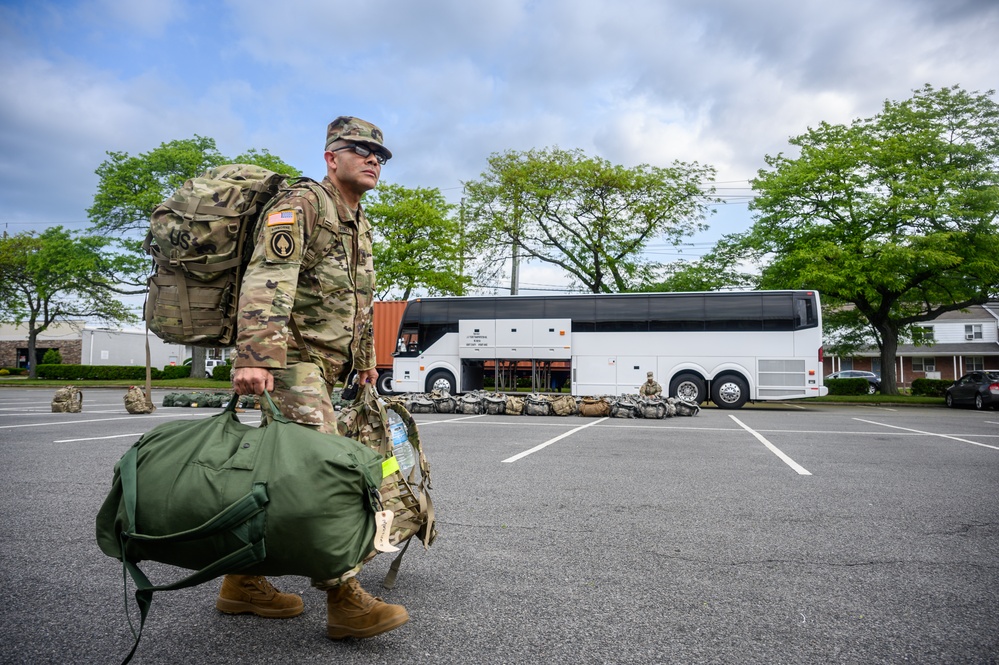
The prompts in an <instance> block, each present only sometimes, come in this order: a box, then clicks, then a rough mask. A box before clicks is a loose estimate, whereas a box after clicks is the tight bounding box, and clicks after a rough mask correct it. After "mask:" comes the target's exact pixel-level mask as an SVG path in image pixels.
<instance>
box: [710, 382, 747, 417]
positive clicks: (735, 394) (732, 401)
mask: <svg viewBox="0 0 999 665" xmlns="http://www.w3.org/2000/svg"><path fill="white" fill-rule="evenodd" d="M748 400H749V386H747V385H746V382H745V381H743V380H742V377H738V376H735V375H733V374H729V375H727V376H722V377H720V378H717V379H715V380H714V381H713V382H712V383H711V401H712V402H714V403H715V406H717V407H718V408H719V409H741V408H742V405H743V404H745V403H746V402H747V401H748Z"/></svg>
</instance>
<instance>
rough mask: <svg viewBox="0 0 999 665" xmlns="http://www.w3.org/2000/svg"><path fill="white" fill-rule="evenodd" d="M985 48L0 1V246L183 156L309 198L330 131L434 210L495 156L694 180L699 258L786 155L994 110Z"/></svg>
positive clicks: (473, 17) (286, 9)
mask: <svg viewBox="0 0 999 665" xmlns="http://www.w3.org/2000/svg"><path fill="white" fill-rule="evenodd" d="M997 38H999V2H995V0H838V1H836V2H830V1H829V0H821V1H815V0H756V2H746V1H745V0H690V1H680V0H491V1H483V2H475V1H474V0H422V1H415V0H367V1H366V2H360V3H358V2H353V3H346V2H341V1H339V0H299V1H298V2H294V3H276V2H273V0H269V1H265V0H239V1H238V2H235V1H232V2H215V1H212V0H55V1H46V0H32V1H30V2H28V1H21V2H12V1H10V0H0V230H6V231H8V232H10V233H18V232H21V231H26V230H36V231H40V230H42V229H44V228H45V227H46V226H50V225H55V224H61V225H63V226H66V227H68V228H73V229H85V228H86V226H87V220H86V208H87V207H88V206H89V205H91V203H92V198H93V194H94V192H95V189H96V184H97V177H96V176H95V174H94V170H95V169H96V168H97V166H98V165H99V164H100V163H101V162H102V161H103V160H104V159H105V157H106V155H105V153H106V152H107V151H124V152H128V153H130V154H133V155H134V154H139V153H142V152H145V151H148V150H151V149H153V148H155V147H157V146H158V145H159V144H160V143H162V142H165V141H170V140H174V139H180V138H190V137H192V136H193V135H195V134H199V135H202V136H209V137H212V138H214V139H215V140H216V141H217V142H218V145H219V149H220V150H221V151H222V153H223V154H227V155H236V154H238V153H240V152H242V151H244V150H247V149H249V148H258V149H260V148H266V149H268V150H270V151H271V152H272V153H274V154H276V155H278V156H280V157H281V158H283V159H284V160H285V161H287V162H289V163H291V164H293V165H295V166H296V167H298V168H300V169H302V171H303V172H305V173H306V174H307V175H312V176H314V177H317V178H318V177H321V176H322V175H323V173H324V165H323V161H322V151H323V140H324V136H325V129H326V125H327V123H328V122H329V121H330V120H331V119H332V118H333V117H335V116H337V115H340V114H347V115H356V116H360V117H363V118H365V119H368V120H371V121H373V122H375V123H376V124H378V125H380V126H381V128H382V129H383V131H384V132H385V137H386V144H387V145H388V146H389V147H390V148H391V150H392V151H393V153H394V155H395V157H394V159H393V160H392V161H391V162H389V164H388V165H387V166H386V167H385V169H384V171H383V174H382V177H383V179H384V180H386V181H390V182H395V183H399V184H402V185H405V186H408V187H416V186H422V187H437V188H439V189H440V190H441V191H442V192H443V193H444V194H445V195H446V196H447V197H448V198H449V199H451V200H453V201H457V200H458V199H459V198H460V195H461V186H462V182H463V181H468V180H472V179H475V178H476V177H478V176H479V174H481V173H482V171H483V170H484V169H485V167H486V159H487V158H488V156H489V155H490V154H492V153H496V152H503V151H506V150H527V149H531V148H543V147H551V146H559V147H561V148H581V149H582V150H584V151H585V152H587V153H588V154H590V155H597V156H600V157H603V158H605V159H608V160H610V161H612V162H614V163H618V164H623V165H626V166H634V165H637V164H641V163H648V164H653V165H661V166H665V165H667V164H669V163H670V162H672V161H673V160H675V159H680V160H684V161H697V162H700V163H705V164H710V165H712V166H714V167H715V168H716V169H717V171H718V177H717V181H718V190H719V193H721V194H723V195H725V196H726V199H727V201H726V203H725V204H724V205H722V206H719V208H718V212H717V214H715V215H713V216H712V217H711V218H709V219H708V223H709V225H710V230H709V231H707V232H705V233H701V234H699V235H698V236H696V237H694V238H692V239H691V244H690V246H688V247H687V248H686V249H685V251H684V254H683V255H684V256H687V257H694V256H697V255H698V254H700V253H703V251H705V250H706V249H707V248H708V247H709V246H710V245H712V244H713V242H714V241H715V240H716V239H717V238H718V237H720V235H722V234H723V233H730V232H734V231H742V230H745V229H746V228H748V226H749V225H750V223H751V216H750V213H749V211H748V210H747V207H746V202H747V200H748V197H749V195H750V194H751V192H750V190H749V189H748V182H747V181H748V179H749V178H751V177H753V176H754V175H755V174H756V171H757V170H758V169H759V168H761V166H763V157H764V155H767V154H776V153H778V152H781V151H785V152H788V151H789V146H788V144H787V139H788V137H790V136H795V135H798V134H801V133H803V132H804V131H805V130H806V129H807V127H809V126H814V125H816V124H817V123H819V122H820V121H823V120H826V121H829V122H843V123H846V122H849V121H850V120H852V119H854V118H858V117H866V116H870V115H873V114H874V113H876V112H877V111H878V110H879V108H880V107H881V105H882V103H883V102H884V100H885V99H894V100H900V99H905V98H907V97H909V96H910V95H911V92H912V90H913V89H915V88H919V87H921V86H922V85H923V84H925V83H929V84H931V85H933V86H935V87H941V86H949V85H954V84H959V85H961V86H962V87H964V88H965V89H968V90H979V91H983V92H984V91H986V90H989V89H991V88H995V87H997V86H999V75H997V72H999V48H997V47H996V41H997ZM653 252H654V258H657V259H659V260H672V259H674V258H676V257H677V253H676V251H673V250H671V249H669V248H666V247H658V248H653ZM522 280H523V282H524V283H525V285H529V284H530V283H531V281H532V280H533V281H534V283H536V284H542V283H548V284H551V283H553V282H554V281H557V280H558V278H557V277H556V276H554V275H551V274H546V272H545V271H544V270H542V269H536V270H535V271H534V272H533V273H531V274H530V275H525V276H523V277H522Z"/></svg>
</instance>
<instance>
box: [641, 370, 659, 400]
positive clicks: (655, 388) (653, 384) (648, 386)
mask: <svg viewBox="0 0 999 665" xmlns="http://www.w3.org/2000/svg"><path fill="white" fill-rule="evenodd" d="M645 376H646V377H647V378H646V379H645V383H643V384H642V386H641V387H640V388H639V389H638V394H639V395H641V396H642V397H659V396H660V395H662V394H663V387H662V386H661V385H659V383H658V382H657V381H656V380H655V378H654V377H653V374H652V372H649V373H647V374H646V375H645Z"/></svg>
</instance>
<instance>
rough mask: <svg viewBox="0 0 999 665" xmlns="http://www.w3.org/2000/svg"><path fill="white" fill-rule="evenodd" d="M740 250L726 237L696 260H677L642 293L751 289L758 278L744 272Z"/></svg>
mask: <svg viewBox="0 0 999 665" xmlns="http://www.w3.org/2000/svg"><path fill="white" fill-rule="evenodd" d="M742 252H743V250H742V248H741V246H740V245H739V244H738V243H733V242H732V241H731V240H730V239H729V238H722V239H721V240H720V241H719V242H718V243H717V244H716V245H715V247H714V249H712V250H711V251H710V252H708V253H707V254H705V255H704V256H702V257H701V258H700V259H698V260H697V261H686V260H680V261H675V262H673V263H670V264H667V265H666V266H665V268H664V272H665V276H664V277H662V278H661V279H659V280H658V281H655V282H653V283H651V284H649V285H648V286H647V287H645V288H643V289H642V290H643V291H721V290H725V289H754V288H756V287H757V284H758V281H759V275H756V274H752V273H747V272H745V268H744V266H743V265H742V263H743V258H742Z"/></svg>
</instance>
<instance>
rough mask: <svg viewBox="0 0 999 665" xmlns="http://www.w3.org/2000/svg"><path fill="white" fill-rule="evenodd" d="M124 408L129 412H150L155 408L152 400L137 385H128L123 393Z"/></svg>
mask: <svg viewBox="0 0 999 665" xmlns="http://www.w3.org/2000/svg"><path fill="white" fill-rule="evenodd" d="M125 410H126V411H128V412H129V413H152V412H153V411H155V410H156V407H155V406H153V401H152V400H151V399H149V398H147V397H146V393H144V392H142V389H141V388H139V387H138V386H129V388H128V392H126V393H125Z"/></svg>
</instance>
